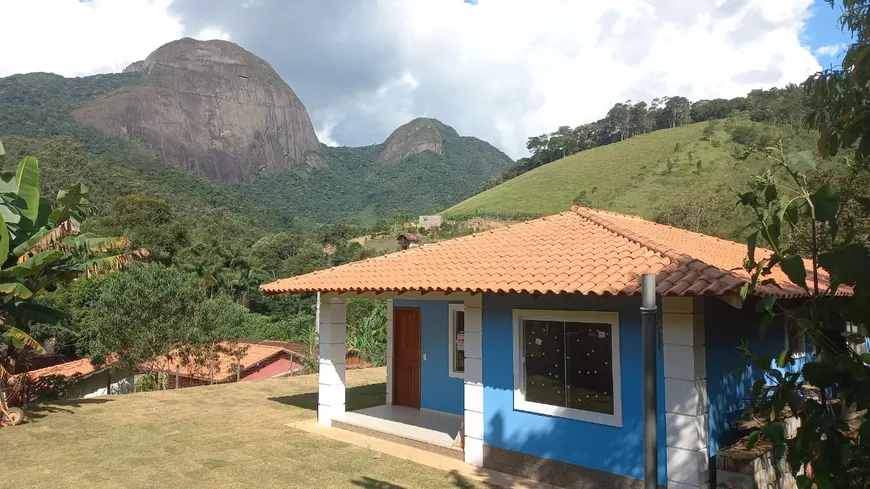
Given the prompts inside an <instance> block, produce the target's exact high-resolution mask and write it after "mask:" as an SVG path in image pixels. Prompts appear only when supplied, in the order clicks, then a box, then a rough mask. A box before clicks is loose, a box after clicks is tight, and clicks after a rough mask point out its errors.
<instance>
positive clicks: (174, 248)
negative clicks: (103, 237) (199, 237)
mask: <svg viewBox="0 0 870 489" xmlns="http://www.w3.org/2000/svg"><path fill="white" fill-rule="evenodd" d="M93 227H95V228H96V229H98V230H99V232H100V234H108V235H112V236H126V237H128V238H130V240H131V241H133V242H134V243H136V244H137V245H138V246H142V247H144V248H147V249H148V251H149V252H150V253H151V254H150V257H151V260H152V261H155V262H158V263H163V264H167V265H168V264H170V263H172V262H173V260H174V259H175V257H176V255H177V254H178V253H179V252H180V251H181V250H182V249H184V248H185V247H187V245H188V242H189V238H188V230H187V228H186V226H185V225H184V223H183V222H182V221H181V217H180V216H179V215H178V214H177V213H176V211H175V209H174V208H173V207H172V205H170V204H169V202H167V201H166V200H164V199H158V198H155V197H151V196H148V195H143V194H131V195H125V196H121V197H118V198H117V199H115V201H114V202H113V203H112V206H111V207H110V209H109V211H108V212H107V213H106V215H104V216H102V217H100V218H99V219H98V220H97V221H96V222H95V223H94V225H93Z"/></svg>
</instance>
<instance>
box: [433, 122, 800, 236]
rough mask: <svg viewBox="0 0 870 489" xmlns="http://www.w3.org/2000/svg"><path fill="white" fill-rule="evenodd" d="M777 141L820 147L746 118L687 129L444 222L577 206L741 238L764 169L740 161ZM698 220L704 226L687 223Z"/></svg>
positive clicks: (619, 148) (586, 155)
mask: <svg viewBox="0 0 870 489" xmlns="http://www.w3.org/2000/svg"><path fill="white" fill-rule="evenodd" d="M735 135H736V136H735ZM775 136H781V137H783V139H784V141H785V143H786V145H787V147H788V149H789V150H790V151H801V150H804V149H810V148H812V146H813V145H814V141H815V138H814V137H811V136H810V135H809V134H808V133H805V132H803V131H798V132H795V131H794V130H793V129H791V128H790V127H788V126H771V125H768V124H761V123H754V122H751V121H749V120H748V119H747V118H746V117H744V116H737V117H732V118H730V119H728V120H722V121H713V122H703V123H697V124H689V125H685V126H681V127H678V128H675V129H666V130H660V131H656V132H652V133H649V134H644V135H639V136H635V137H633V138H631V139H628V140H626V141H623V142H620V143H616V144H611V145H607V146H601V147H598V148H593V149H590V150H587V151H582V152H580V153H576V154H574V155H571V156H568V157H567V158H563V159H561V160H558V161H555V162H552V163H549V164H546V165H544V166H542V167H539V168H536V169H534V170H532V171H529V172H527V173H524V174H522V175H519V176H518V177H516V178H513V179H511V180H508V181H507V182H505V183H503V184H501V185H499V186H497V187H494V188H491V189H489V190H486V191H484V192H482V193H480V194H477V195H475V196H473V197H471V198H469V199H467V200H464V201H463V202H461V203H459V204H457V205H455V206H453V207H451V208H449V209H448V210H446V211H445V212H444V213H443V214H444V215H445V217H448V218H451V219H465V218H469V217H473V216H487V217H500V218H515V217H521V218H522V217H531V216H540V215H546V214H553V213H556V212H561V211H564V210H566V209H569V208H570V206H571V205H572V203H574V202H577V203H581V204H584V205H588V206H591V207H598V208H603V209H610V210H615V211H620V212H627V213H632V214H639V215H641V216H643V217H645V218H648V219H657V220H660V221H665V222H673V221H678V222H676V223H677V224H680V225H682V226H683V227H690V228H695V229H696V230H699V231H703V232H710V233H713V234H717V235H720V236H727V237H735V236H736V235H738V234H739V233H740V227H741V225H740V223H741V222H745V221H744V220H741V219H739V215H738V213H739V212H741V210H740V209H736V208H735V206H734V203H735V202H736V196H735V193H734V192H736V191H737V190H738V189H741V188H744V187H745V185H746V182H747V180H748V178H749V176H750V175H751V174H752V173H753V172H754V171H756V170H757V169H758V168H760V167H761V165H762V161H761V159H760V157H751V158H749V159H748V160H746V161H740V160H738V159H737V158H735V155H737V154H741V153H743V152H744V151H745V149H746V143H753V142H763V141H770V140H772V138H774V137H775ZM735 139H736V140H735ZM675 214H677V216H675ZM692 214H696V215H695V216H692ZM693 219H694V220H698V221H703V222H698V223H697V225H691V224H690V223H687V222H686V221H687V220H688V221H691V220H693Z"/></svg>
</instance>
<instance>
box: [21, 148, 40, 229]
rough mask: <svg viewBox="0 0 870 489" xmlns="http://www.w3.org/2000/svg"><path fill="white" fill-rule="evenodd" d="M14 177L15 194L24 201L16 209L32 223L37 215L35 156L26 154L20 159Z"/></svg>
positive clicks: (37, 170)
mask: <svg viewBox="0 0 870 489" xmlns="http://www.w3.org/2000/svg"><path fill="white" fill-rule="evenodd" d="M15 179H16V181H17V183H18V188H17V194H18V196H19V197H21V199H22V200H23V201H24V205H23V206H22V207H19V209H18V210H19V212H21V216H22V217H24V218H26V219H27V220H28V221H30V223H31V225H32V224H33V223H36V218H37V217H39V162H38V161H36V158H34V157H32V156H27V157H25V158H24V159H23V160H21V162H19V163H18V171H16V173H15Z"/></svg>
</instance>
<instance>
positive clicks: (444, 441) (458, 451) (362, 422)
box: [332, 405, 464, 460]
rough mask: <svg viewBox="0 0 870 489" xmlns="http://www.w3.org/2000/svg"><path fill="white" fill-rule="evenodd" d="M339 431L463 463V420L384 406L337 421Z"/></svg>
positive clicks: (400, 407) (452, 415) (349, 413)
mask: <svg viewBox="0 0 870 489" xmlns="http://www.w3.org/2000/svg"><path fill="white" fill-rule="evenodd" d="M332 426H334V427H336V428H341V429H345V430H348V431H353V432H356V433H361V434H364V435H369V436H374V437H377V438H381V439H385V440H388V441H393V442H398V443H402V444H405V445H410V446H413V447H416V448H421V449H424V450H429V451H432V452H435V453H439V454H441V455H446V456H449V457H453V458H456V459H459V460H462V459H463V456H464V455H463V450H462V446H461V437H460V430H461V428H462V416H460V415H457V414H451V413H443V412H439V411H431V410H428V409H414V408H409V407H405V406H391V405H382V406H375V407H371V408H366V409H361V410H358V411H351V412H347V413H345V414H344V416H343V417H341V418H340V419H333V420H332Z"/></svg>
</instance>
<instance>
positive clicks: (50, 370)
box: [27, 358, 109, 378]
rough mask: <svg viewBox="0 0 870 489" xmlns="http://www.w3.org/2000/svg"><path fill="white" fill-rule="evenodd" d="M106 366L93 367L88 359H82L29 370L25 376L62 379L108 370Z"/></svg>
mask: <svg viewBox="0 0 870 489" xmlns="http://www.w3.org/2000/svg"><path fill="white" fill-rule="evenodd" d="M108 367H109V366H108V365H102V366H100V367H95V366H94V365H93V364H92V363H91V359H90V358H82V359H79V360H73V361H71V362H66V363H60V364H58V365H52V366H51V367H45V368H41V369H39V370H31V371H30V372H28V373H27V375H29V376H31V377H34V378H39V377H48V376H52V375H60V376H62V377H67V378H68V377H72V376H73V375H81V376H86V375H91V374H93V373H96V372H99V371H101V370H104V369H106V368H108Z"/></svg>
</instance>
